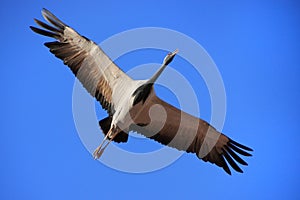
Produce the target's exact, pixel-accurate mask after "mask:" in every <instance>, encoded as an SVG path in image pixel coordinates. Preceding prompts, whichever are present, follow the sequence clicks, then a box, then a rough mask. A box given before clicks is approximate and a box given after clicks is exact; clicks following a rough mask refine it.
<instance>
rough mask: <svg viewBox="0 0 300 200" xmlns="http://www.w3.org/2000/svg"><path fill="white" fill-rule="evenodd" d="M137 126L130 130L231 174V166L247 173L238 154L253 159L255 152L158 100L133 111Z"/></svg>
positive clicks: (154, 99) (152, 100)
mask: <svg viewBox="0 0 300 200" xmlns="http://www.w3.org/2000/svg"><path fill="white" fill-rule="evenodd" d="M131 115H132V116H136V117H135V118H134V124H132V125H131V127H130V129H131V130H133V131H136V132H138V133H141V134H143V135H145V136H146V137H148V138H151V139H154V140H156V141H158V142H160V143H162V144H164V145H167V146H170V147H173V148H176V149H178V150H183V151H186V152H191V153H195V154H196V155H197V156H198V157H199V158H201V159H202V160H204V161H209V162H211V163H214V164H216V165H218V166H219V167H222V168H223V169H224V170H225V171H226V172H227V173H228V174H231V171H230V169H229V167H228V165H227V163H229V164H230V166H231V167H232V168H233V169H235V170H236V171H238V172H243V171H242V170H241V168H240V167H239V166H238V165H237V163H236V162H238V163H240V164H242V165H247V163H246V162H245V161H244V160H243V159H242V158H240V156H239V155H238V154H241V155H243V156H251V154H250V153H248V152H247V151H252V149H250V148H248V147H246V146H244V145H241V144H239V143H237V142H235V141H233V140H231V139H230V138H228V137H227V136H226V135H224V134H222V133H220V132H218V131H217V130H216V129H215V128H214V127H212V126H211V125H210V124H208V123H207V122H206V121H204V120H201V119H199V118H196V117H194V116H192V115H189V114H187V113H185V112H183V111H181V110H179V109H177V108H175V107H174V106H172V105H170V104H168V103H166V102H165V101H163V100H161V99H160V98H158V97H157V96H156V95H155V94H154V93H152V94H151V96H149V97H148V99H147V100H146V102H145V106H144V109H142V110H141V109H139V108H138V109H136V110H132V111H131Z"/></svg>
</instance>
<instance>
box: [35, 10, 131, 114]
mask: <svg viewBox="0 0 300 200" xmlns="http://www.w3.org/2000/svg"><path fill="white" fill-rule="evenodd" d="M42 15H43V17H44V18H45V19H46V20H47V21H48V22H49V24H50V25H48V24H46V23H44V22H42V21H39V20H37V19H34V20H35V22H36V23H37V24H38V25H39V26H41V27H42V28H44V29H40V28H36V27H32V26H30V28H31V29H32V30H33V31H34V32H36V33H38V34H41V35H44V36H48V37H52V38H55V39H56V41H53V42H47V43H45V46H47V47H48V48H49V49H50V52H51V53H53V54H54V55H55V56H56V57H58V58H60V59H61V60H63V62H64V64H65V65H68V66H69V68H70V69H71V70H72V72H73V73H74V74H75V76H76V77H77V78H78V79H79V80H80V82H81V83H82V84H83V86H84V87H85V88H86V89H87V91H88V92H89V93H90V94H91V95H92V96H94V97H95V98H96V99H97V100H98V101H99V102H100V104H101V105H102V107H103V108H104V109H106V110H107V112H108V113H109V114H113V113H114V100H113V99H112V95H113V94H112V93H113V91H115V92H116V93H118V90H121V88H122V87H123V86H124V84H125V85H126V84H128V83H129V82H131V81H132V79H131V78H130V77H129V76H127V75H126V74H125V73H124V72H123V71H122V70H121V69H120V68H119V67H118V66H116V64H115V63H114V62H113V61H112V60H111V59H110V58H109V57H108V56H107V55H106V54H105V53H104V52H103V50H102V49H101V48H100V47H99V46H97V45H96V44H95V43H94V42H93V41H91V40H89V39H87V38H86V37H84V36H81V35H80V34H78V33H77V32H76V31H75V30H74V29H72V28H70V27H69V26H67V25H66V24H65V23H63V22H62V21H61V20H59V19H58V18H57V17H56V16H54V15H53V14H52V13H51V12H50V11H48V10H46V9H43V10H42ZM120 92H121V91H120Z"/></svg>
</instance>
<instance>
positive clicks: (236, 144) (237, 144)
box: [229, 138, 253, 151]
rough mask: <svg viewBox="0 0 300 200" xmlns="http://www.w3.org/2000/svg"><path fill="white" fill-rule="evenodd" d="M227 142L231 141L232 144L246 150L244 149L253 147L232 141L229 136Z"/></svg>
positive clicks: (247, 149)
mask: <svg viewBox="0 0 300 200" xmlns="http://www.w3.org/2000/svg"><path fill="white" fill-rule="evenodd" d="M229 143H232V144H234V145H235V146H237V147H240V148H242V149H244V150H246V151H253V149H251V148H250V147H247V146H245V145H242V144H240V143H238V142H236V141H234V140H232V139H230V138H229Z"/></svg>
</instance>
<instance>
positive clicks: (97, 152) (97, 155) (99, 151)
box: [93, 146, 104, 160]
mask: <svg viewBox="0 0 300 200" xmlns="http://www.w3.org/2000/svg"><path fill="white" fill-rule="evenodd" d="M103 151H104V149H101V146H99V147H97V148H96V149H95V151H94V153H93V157H94V159H95V160H97V159H99V158H100V157H101V155H102V154H103Z"/></svg>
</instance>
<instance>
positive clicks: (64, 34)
mask: <svg viewBox="0 0 300 200" xmlns="http://www.w3.org/2000/svg"><path fill="white" fill-rule="evenodd" d="M42 15H43V17H44V18H45V20H46V21H47V22H48V24H47V23H44V22H42V21H40V20H37V19H34V21H35V22H36V24H38V25H39V26H41V27H42V28H43V29H41V28H36V27H33V26H30V28H31V29H32V30H33V31H34V32H36V33H38V34H41V35H44V36H48V37H51V38H54V39H55V41H53V42H46V43H45V46H46V47H48V48H49V49H50V52H51V53H53V54H54V55H55V56H56V57H58V58H60V59H61V60H63V62H64V64H65V65H67V66H69V68H70V69H71V71H72V72H73V73H74V74H75V76H76V77H77V78H78V79H79V80H80V82H81V83H82V84H83V86H84V87H85V88H86V90H87V91H88V92H89V93H90V94H91V95H92V96H93V97H95V98H96V99H97V100H98V101H99V103H100V104H101V106H102V108H103V109H105V110H106V111H107V113H108V117H106V118H105V119H102V120H101V121H99V125H100V127H101V129H102V131H103V133H104V135H105V137H104V139H103V141H102V143H101V144H100V145H99V147H98V148H97V149H96V150H95V151H94V153H93V156H94V158H95V159H98V158H99V157H100V156H101V155H102V153H103V151H104V149H105V148H106V147H107V145H108V144H109V143H110V142H111V141H115V142H127V140H128V133H129V131H136V132H138V133H140V134H142V135H144V136H146V137H148V138H151V139H154V140H156V141H158V142H160V143H161V144H163V145H167V146H170V147H173V148H176V149H178V150H183V151H186V152H191V153H195V154H196V155H197V157H198V158H200V159H202V160H204V161H205V162H207V161H209V162H211V163H214V164H216V165H217V166H219V167H222V168H223V169H224V170H225V171H226V172H227V173H228V174H231V171H230V169H229V167H228V164H227V163H229V165H230V166H231V167H232V168H233V169H234V170H236V171H237V172H241V173H242V172H243V171H242V170H241V168H240V167H239V166H238V165H237V163H236V162H238V163H239V164H241V165H247V163H246V162H245V161H244V160H243V159H242V158H241V157H240V156H239V155H238V154H241V155H243V156H251V154H250V153H249V151H252V149H251V148H249V147H246V146H244V145H241V144H239V143H237V142H235V141H234V140H232V139H230V138H229V137H227V136H226V135H224V134H222V133H220V132H218V131H217V130H216V129H215V128H214V127H212V126H211V125H210V124H208V123H207V122H206V121H204V120H202V119H199V118H196V117H194V116H192V115H189V114H187V113H185V112H183V111H181V110H179V109H177V108H175V107H173V106H172V105H170V104H168V103H166V102H165V101H163V100H161V99H160V98H158V97H157V96H156V94H155V91H154V88H153V84H154V83H155V81H156V80H157V78H158V77H159V76H160V74H161V73H162V72H163V70H164V69H165V68H166V67H167V66H168V64H169V63H170V62H171V61H172V60H173V58H174V57H175V55H176V54H177V53H178V50H175V51H174V52H171V53H169V54H168V55H167V56H166V57H165V58H164V60H163V64H162V65H161V67H160V68H159V69H158V71H157V72H156V73H155V74H154V75H153V76H152V78H150V79H149V80H133V79H131V78H130V77H129V76H128V75H126V74H125V73H124V72H123V71H122V70H121V69H120V68H119V67H118V66H117V65H116V64H115V63H114V62H113V61H112V60H111V59H110V58H109V57H108V56H107V55H106V54H105V53H104V52H103V50H102V49H101V48H100V47H99V46H98V45H96V43H94V42H93V41H91V40H89V39H88V38H86V37H84V36H81V35H80V34H79V33H77V32H76V31H75V30H74V29H72V28H71V27H69V26H68V25H66V24H65V23H63V22H62V21H61V20H59V19H58V18H57V17H56V16H54V15H53V14H52V13H51V12H49V11H48V10H46V9H43V10H42Z"/></svg>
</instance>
